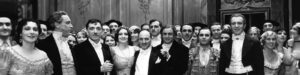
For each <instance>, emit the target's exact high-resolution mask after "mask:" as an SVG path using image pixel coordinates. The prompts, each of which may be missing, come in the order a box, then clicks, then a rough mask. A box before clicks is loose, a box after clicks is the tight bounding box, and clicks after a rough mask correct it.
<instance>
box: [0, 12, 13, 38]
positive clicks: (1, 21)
mask: <svg viewBox="0 0 300 75" xmlns="http://www.w3.org/2000/svg"><path fill="white" fill-rule="evenodd" d="M11 30H12V24H11V20H10V19H9V18H7V17H0V36H5V37H8V36H9V35H10V34H11Z"/></svg>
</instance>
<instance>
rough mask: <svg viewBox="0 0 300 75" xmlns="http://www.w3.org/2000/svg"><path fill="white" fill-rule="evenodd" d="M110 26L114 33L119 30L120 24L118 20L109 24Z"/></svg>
mask: <svg viewBox="0 0 300 75" xmlns="http://www.w3.org/2000/svg"><path fill="white" fill-rule="evenodd" d="M109 27H110V29H111V30H112V33H115V32H116V31H117V30H118V28H119V25H118V24H117V23H116V22H112V23H110V24H109Z"/></svg>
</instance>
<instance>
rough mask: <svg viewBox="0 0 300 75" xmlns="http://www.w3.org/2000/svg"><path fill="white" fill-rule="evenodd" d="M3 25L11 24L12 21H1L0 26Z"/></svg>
mask: <svg viewBox="0 0 300 75" xmlns="http://www.w3.org/2000/svg"><path fill="white" fill-rule="evenodd" d="M3 25H6V26H10V25H11V23H10V22H0V26H3Z"/></svg>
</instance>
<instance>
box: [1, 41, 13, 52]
mask: <svg viewBox="0 0 300 75" xmlns="http://www.w3.org/2000/svg"><path fill="white" fill-rule="evenodd" d="M4 42H5V44H4ZM10 47H11V42H10V39H7V40H5V41H3V40H2V39H0V50H9V49H10Z"/></svg>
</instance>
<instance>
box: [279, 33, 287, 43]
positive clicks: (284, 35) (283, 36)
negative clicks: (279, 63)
mask: <svg viewBox="0 0 300 75" xmlns="http://www.w3.org/2000/svg"><path fill="white" fill-rule="evenodd" d="M286 37H287V36H286V32H285V31H284V30H282V31H278V33H277V42H278V43H284V42H285V40H286Z"/></svg>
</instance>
